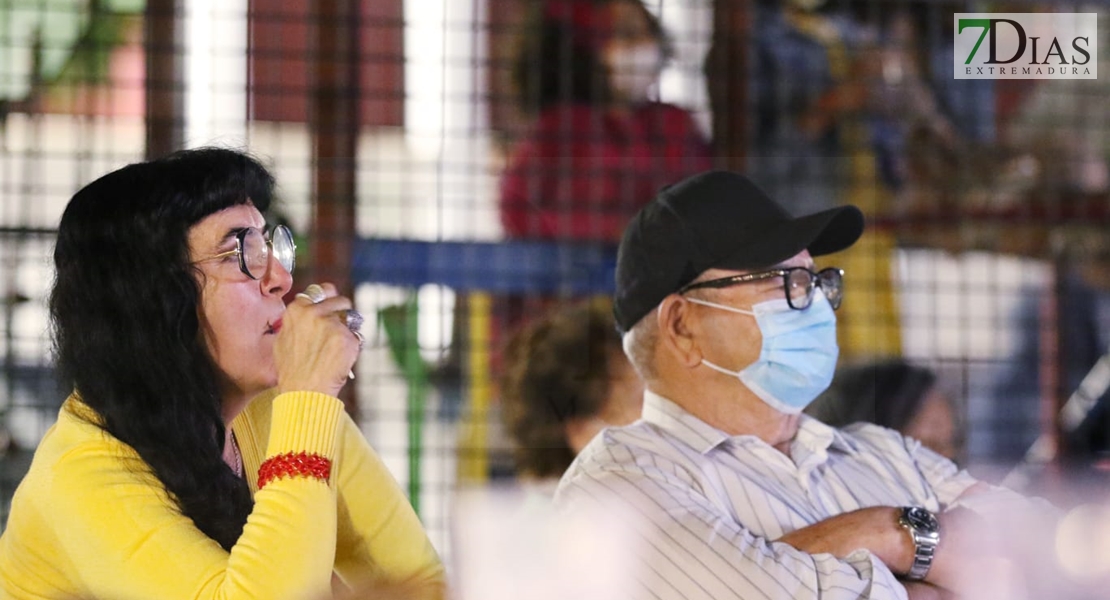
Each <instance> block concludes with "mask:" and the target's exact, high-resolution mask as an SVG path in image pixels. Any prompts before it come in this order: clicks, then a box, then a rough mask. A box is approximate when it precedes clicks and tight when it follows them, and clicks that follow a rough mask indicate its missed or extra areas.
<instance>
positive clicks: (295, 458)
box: [258, 452, 331, 490]
mask: <svg viewBox="0 0 1110 600" xmlns="http://www.w3.org/2000/svg"><path fill="white" fill-rule="evenodd" d="M298 476H299V477H315V478H316V479H319V480H320V481H323V482H324V483H327V482H328V479H329V478H331V460H330V459H327V458H324V457H323V456H320V455H319V454H306V453H304V452H298V453H296V454H294V453H292V452H286V453H285V454H279V455H277V456H271V457H270V458H267V459H266V460H265V462H263V463H262V466H261V467H259V468H258V489H260V490H261V489H262V488H263V487H265V486H266V484H267V483H270V482H271V481H273V480H275V479H280V478H282V477H298Z"/></svg>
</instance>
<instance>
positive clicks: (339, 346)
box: [274, 283, 361, 395]
mask: <svg viewBox="0 0 1110 600" xmlns="http://www.w3.org/2000/svg"><path fill="white" fill-rule="evenodd" d="M352 306H353V303H352V302H351V299H350V298H347V297H345V296H341V295H339V294H338V292H337V291H336V288H335V286H334V285H331V284H328V283H324V284H313V285H310V286H307V287H306V288H305V290H304V291H303V292H301V293H299V294H297V296H296V298H295V299H294V301H293V302H292V303H290V304H289V306H288V307H287V308H286V312H285V317H284V319H283V323H284V324H283V326H282V329H281V331H280V333H279V335H278V340H277V345H276V346H275V350H274V355H275V361H276V363H277V370H278V387H279V388H280V389H281V390H282V391H292V390H301V389H308V390H315V391H321V392H325V393H328V394H331V395H335V394H337V393H338V392H339V389H341V388H342V387H343V385H344V384H345V383H346V382H347V380H348V379H353V378H354V373H353V371H351V367H352V366H353V365H354V362H355V360H356V359H357V358H358V352H359V349H360V348H361V343H360V338H359V335H357V331H356V330H355V329H354V328H352V327H351V324H352V323H354V321H355V320H354V319H352V317H351V316H350V315H351V312H353V308H352ZM352 332H354V333H355V335H352Z"/></svg>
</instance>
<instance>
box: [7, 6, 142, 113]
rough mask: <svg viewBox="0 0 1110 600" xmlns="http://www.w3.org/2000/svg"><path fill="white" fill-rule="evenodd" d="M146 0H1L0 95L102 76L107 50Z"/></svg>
mask: <svg viewBox="0 0 1110 600" xmlns="http://www.w3.org/2000/svg"><path fill="white" fill-rule="evenodd" d="M145 8H146V2H145V0H0V40H3V56H4V60H0V100H13V101H14V100H23V99H25V98H28V97H29V96H31V94H32V93H33V92H34V91H35V90H34V86H36V85H41V86H47V87H48V86H51V85H56V84H59V83H88V82H100V81H104V80H105V79H106V78H107V75H108V64H109V57H110V56H111V53H112V50H114V49H115V48H116V47H118V46H119V45H120V44H121V43H122V42H123V41H124V33H125V31H126V26H127V24H128V23H129V22H131V21H134V20H135V19H136V18H138V17H140V16H141V15H142V14H143V11H144V10H145Z"/></svg>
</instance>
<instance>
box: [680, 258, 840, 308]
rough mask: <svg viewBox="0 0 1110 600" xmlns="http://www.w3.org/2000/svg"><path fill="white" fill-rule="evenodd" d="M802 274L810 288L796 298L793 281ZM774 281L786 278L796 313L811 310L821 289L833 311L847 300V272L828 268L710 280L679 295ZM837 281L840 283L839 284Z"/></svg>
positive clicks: (784, 288) (785, 285) (788, 297)
mask: <svg viewBox="0 0 1110 600" xmlns="http://www.w3.org/2000/svg"><path fill="white" fill-rule="evenodd" d="M798 271H805V272H806V273H809V284H808V285H807V286H806V289H805V295H804V296H800V297H798V298H795V297H794V296H793V294H791V293H790V291H791V289H790V280H791V279H792V278H791V274H792V273H795V272H798ZM773 277H782V291H783V293H784V294H785V295H786V303H787V304H788V305H789V306H790V308H792V309H794V310H805V309H807V308H809V306H810V305H811V304H813V292H814V290H816V289H817V288H821V292H822V293H824V294H825V298H827V299H828V300H829V305H830V306H832V308H833V310H836V309H838V308H840V303H841V301H842V300H843V299H844V270H843V269H839V268H837V267H827V268H825V269H821V270H820V271H817V272H814V271H813V270H812V269H807V268H806V267H787V268H785V269H770V270H768V271H760V272H758V273H745V274H743V275H730V276H728V277H721V278H719V279H710V280H708V281H697V282H694V283H691V284H688V285H685V286H683V287H682V288H681V289H679V290H678V293H679V294H685V293H686V292H689V291H691V290H699V289H705V288H712V289H720V288H726V287H732V286H734V285H739V284H741V283H751V282H753V281H762V280H764V279H771V278H773ZM834 281H835V282H836V283H835V284H834ZM823 282H824V283H823Z"/></svg>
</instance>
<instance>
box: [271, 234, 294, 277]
mask: <svg viewBox="0 0 1110 600" xmlns="http://www.w3.org/2000/svg"><path fill="white" fill-rule="evenodd" d="M270 244H271V246H272V247H273V249H274V258H275V259H277V261H278V264H280V265H281V266H282V268H283V269H285V270H286V271H287V272H289V273H292V272H293V265H294V263H295V262H296V257H297V247H296V245H294V244H293V232H291V231H289V228H288V227H286V226H284V225H278V226H277V227H275V228H274V230H273V233H271V234H270Z"/></svg>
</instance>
